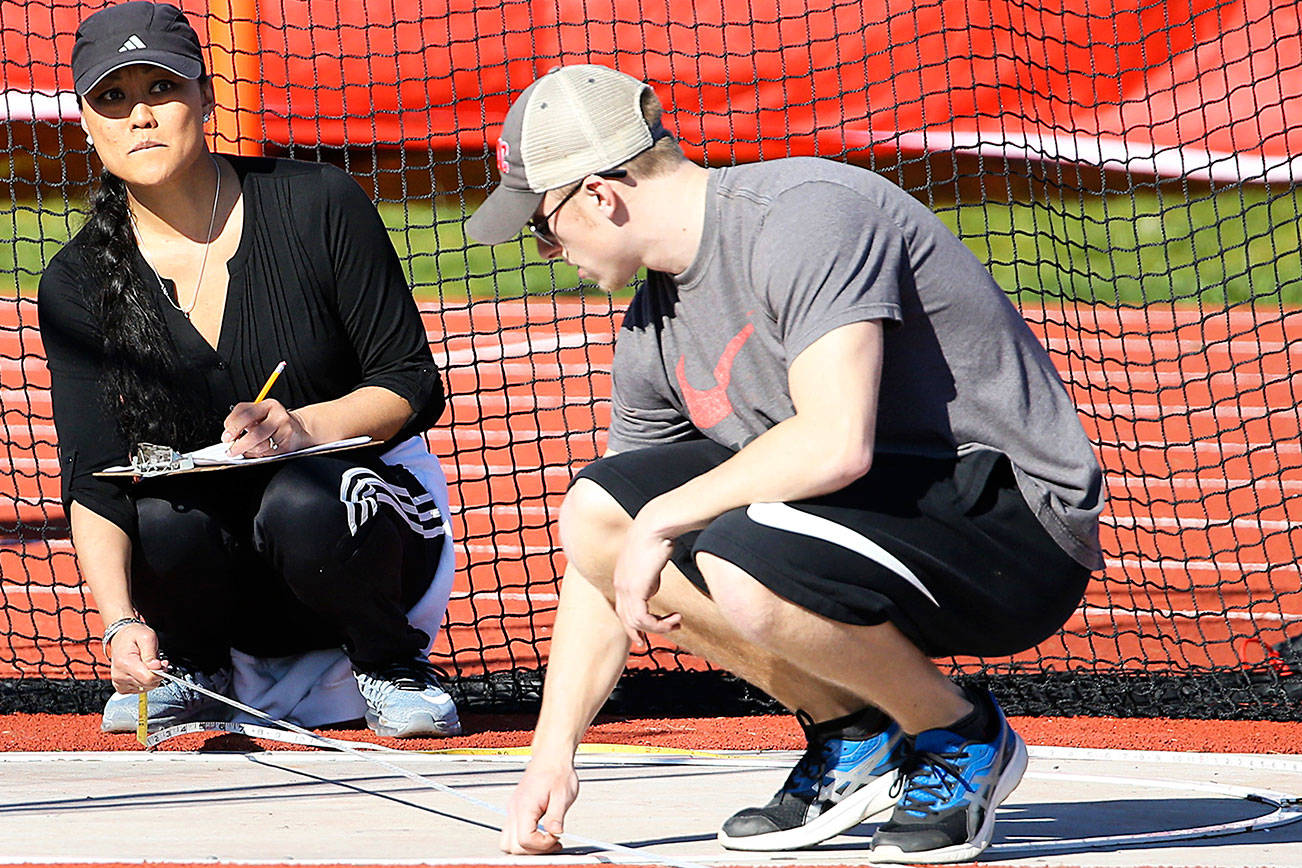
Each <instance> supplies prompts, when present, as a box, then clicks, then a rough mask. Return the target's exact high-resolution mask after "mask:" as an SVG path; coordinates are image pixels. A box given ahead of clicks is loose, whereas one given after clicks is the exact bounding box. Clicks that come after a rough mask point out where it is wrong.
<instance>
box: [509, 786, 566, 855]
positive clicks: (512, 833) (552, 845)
mask: <svg viewBox="0 0 1302 868" xmlns="http://www.w3.org/2000/svg"><path fill="white" fill-rule="evenodd" d="M578 795H579V776H578V775H577V774H575V773H574V765H573V763H570V764H568V765H560V766H535V765H534V764H533V763H530V764H529V767H528V768H526V769H525V771H524V777H522V778H520V783H518V784H516V785H515V790H514V792H512V793H511V798H510V800H509V801H508V802H507V804H506V823H505V824H503V826H502V836H501V838H500V840H499V843H498V846H499V847H501V849H502V851H503V852H506V853H514V854H517V855H529V856H539V855H542V854H544V853H554V852H556V851H557V850H559V849H561V842H560V836H561V833H562V832H563V831H564V829H565V813H566V811H568V810H569V809H570V805H572V804H574V799H575V798H577V797H578ZM539 824H541V825H542V828H541V829H539V828H538V826H539Z"/></svg>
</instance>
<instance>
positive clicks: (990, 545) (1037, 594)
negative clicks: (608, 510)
mask: <svg viewBox="0 0 1302 868" xmlns="http://www.w3.org/2000/svg"><path fill="white" fill-rule="evenodd" d="M732 454H733V452H732V451H731V450H729V449H727V448H725V447H723V446H720V445H718V444H716V443H714V442H712V441H709V440H693V441H689V442H685V443H671V444H666V445H663V446H652V447H648V448H645V449H638V450H635V451H632V452H622V453H619V454H618V455H612V456H610V457H608V458H603V459H600V460H598V461H596V462H594V463H592V464H590V465H588V466H587V467H585V468H584V469H583V470H582V471H581V472H580V473H579V474H578V476H577V477H576V478H577V479H588V480H591V481H592V482H595V483H596V484H597V485H600V486H601V487H602V488H603V489H605V490H606V491H607V492H608V493H609V494H610V495H611V496H612V497H614V498H615V500H617V501H618V502H619V504H620V506H622V507H623V508H624V510H625V511H627V512H628V514H629V515H636V514H637V512H638V510H640V509H641V508H642V506H643V505H644V504H645V503H647V502H648V501H649V500H651V499H652V498H653V497H656V496H657V495H660V494H663V493H664V492H666V491H669V490H670V489H672V488H676V487H677V486H679V485H681V484H683V483H685V482H687V481H688V480H690V479H693V478H695V477H697V476H700V475H701V474H703V473H705V472H706V471H708V470H711V469H712V468H714V467H716V466H717V465H719V464H721V463H722V462H723V461H725V460H726V459H728V458H729V457H731V456H732ZM699 552H709V553H710V554H712V555H715V556H717V557H720V558H722V559H723V560H725V561H728V562H729V563H731V564H734V565H736V566H737V567H739V568H741V569H742V570H744V571H745V572H746V573H748V574H749V575H751V576H753V577H754V578H755V579H756V580H757V581H759V582H761V583H762V584H764V585H765V586H766V587H767V588H769V590H771V591H773V592H774V593H775V594H777V595H778V596H780V597H783V598H784V599H787V600H790V601H791V602H793V603H795V604H796V605H798V606H801V607H803V608H805V609H808V610H810V611H811V612H816V613H818V614H820V615H823V616H825V617H827V618H830V619H832V620H834V621H839V622H842V623H845V624H860V625H869V624H880V623H882V622H884V621H890V622H891V623H893V624H894V625H895V626H896V627H898V628H899V629H900V630H901V631H902V632H903V633H904V634H905V635H906V636H908V637H909V638H910V639H911V640H912V641H913V642H914V643H915V644H917V646H918V647H919V648H921V649H922V650H923V652H924V653H926V654H928V655H929V656H933V657H935V656H945V655H952V654H961V655H976V656H1001V655H1006V654H1015V653H1017V652H1019V651H1024V650H1026V649H1027V648H1030V647H1032V646H1033V645H1036V644H1037V643H1039V642H1041V641H1043V640H1044V639H1046V638H1048V637H1049V636H1051V635H1053V634H1054V633H1055V632H1057V630H1058V629H1059V628H1060V627H1062V625H1063V624H1064V623H1065V622H1066V621H1067V619H1068V618H1069V617H1070V616H1071V614H1072V612H1073V611H1074V610H1075V608H1076V606H1077V605H1078V604H1079V603H1080V600H1081V597H1082V596H1083V595H1084V592H1085V585H1086V583H1087V582H1088V580H1089V575H1090V571H1089V570H1088V569H1087V568H1086V567H1083V566H1081V565H1080V564H1079V563H1077V562H1076V561H1075V560H1074V559H1073V558H1072V557H1071V556H1070V555H1068V554H1067V553H1066V552H1064V551H1063V550H1062V549H1061V548H1060V547H1059V546H1058V544H1057V543H1056V542H1054V540H1053V538H1052V537H1050V536H1049V534H1048V532H1047V531H1045V530H1044V528H1043V527H1042V526H1041V525H1040V522H1039V521H1038V520H1037V519H1036V517H1035V515H1034V513H1032V512H1031V510H1030V508H1029V507H1028V506H1027V505H1026V502H1025V501H1024V500H1023V498H1022V495H1021V493H1020V492H1019V491H1018V489H1017V485H1016V482H1015V481H1014V479H1013V472H1012V467H1011V466H1010V464H1009V462H1008V459H1007V457H1006V456H1004V455H1003V454H1002V453H999V452H993V451H979V452H975V453H972V454H969V455H966V456H964V457H963V458H960V459H957V460H952V459H951V460H946V459H935V458H923V457H917V456H906V455H877V456H876V457H875V458H874V459H873V466H872V469H871V470H869V472H868V473H867V474H866V475H865V476H863V477H862V478H860V479H858V480H856V481H855V482H854V483H852V484H851V485H849V486H847V487H846V488H844V489H842V490H841V491H838V492H835V493H833V494H829V495H826V496H824V497H816V498H812V499H810V500H801V501H794V502H792V503H759V504H753V505H751V506H749V507H744V508H739V509H734V510H731V511H729V512H726V513H724V514H723V515H721V516H719V517H718V518H716V519H715V520H714V521H712V522H711V523H710V524H709V525H708V526H706V527H705V528H704V529H703V530H701V531H699V532H697V533H689V534H684V535H683V536H682V537H680V538H679V539H678V541H677V544H676V545H675V549H674V555H673V562H674V564H675V565H676V566H677V567H678V568H679V569H680V570H682V571H683V573H684V574H685V575H686V576H687V578H688V579H689V580H690V581H691V582H692V584H694V585H696V586H697V587H698V588H700V589H701V590H702V591H706V587H705V580H704V578H703V577H702V575H701V571H700V570H699V569H698V568H697V566H696V564H695V555H696V554H697V553H699Z"/></svg>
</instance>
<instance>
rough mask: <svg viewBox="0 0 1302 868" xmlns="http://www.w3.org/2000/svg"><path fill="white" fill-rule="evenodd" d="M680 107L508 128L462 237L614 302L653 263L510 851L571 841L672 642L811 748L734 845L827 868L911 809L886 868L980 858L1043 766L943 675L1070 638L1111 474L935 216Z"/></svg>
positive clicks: (596, 113) (551, 91) (567, 523)
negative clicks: (611, 740)
mask: <svg viewBox="0 0 1302 868" xmlns="http://www.w3.org/2000/svg"><path fill="white" fill-rule="evenodd" d="M660 114H661V111H660V105H659V102H658V101H657V100H656V98H655V95H654V93H653V92H652V91H651V88H650V87H648V86H647V85H645V84H643V83H642V82H640V81H637V80H636V79H633V78H630V77H629V76H626V75H623V74H621V73H618V72H615V71H613V70H610V69H607V68H604V67H600V66H591V65H582V66H570V67H562V68H560V69H558V70H554V71H553V72H552V73H550V74H548V75H546V76H544V77H543V78H541V79H540V80H538V81H537V82H535V83H534V84H533V85H531V86H530V87H529V88H528V89H526V90H525V92H524V93H523V94H521V96H520V98H519V99H518V100H517V101H516V102H515V104H514V105H513V106H512V108H511V110H510V112H509V114H508V115H507V118H506V123H505V126H504V128H503V130H502V135H501V140H500V141H499V143H498V150H497V154H498V166H499V169H500V170H501V173H502V179H501V184H500V186H499V187H498V188H497V189H496V190H495V191H494V192H493V194H492V195H491V196H490V197H489V198H488V199H487V201H486V202H485V203H484V204H483V206H482V207H480V208H479V209H478V210H477V211H476V213H475V214H474V216H473V217H472V218H471V219H470V220H469V222H468V223H467V226H466V229H467V232H468V233H469V235H470V236H471V237H472V238H474V239H476V240H479V241H482V242H484V243H498V242H502V241H506V240H509V239H511V238H513V237H515V236H516V235H517V234H518V233H519V232H520V231H521V230H522V229H524V228H526V227H527V228H528V229H530V230H531V231H532V232H533V234H534V236H535V237H536V238H537V240H538V244H539V249H540V251H541V252H542V253H543V255H545V256H548V257H552V258H555V257H563V258H564V259H565V260H566V261H567V262H569V263H571V264H573V265H575V266H577V267H578V269H579V274H580V276H581V277H584V278H587V279H589V280H592V281H595V282H596V283H598V284H600V285H601V286H602V287H604V288H606V289H608V290H615V289H619V288H621V287H623V286H625V285H626V284H627V283H628V281H629V280H630V279H631V278H632V277H633V276H634V274H635V273H636V272H637V271H638V270H639V269H641V268H646V269H647V277H646V281H645V283H644V284H643V285H642V286H641V287H640V288H639V290H638V293H637V295H636V296H635V298H634V299H633V301H632V303H631V304H630V306H629V309H628V312H627V314H626V315H625V319H624V323H623V326H622V328H621V330H620V333H619V337H618V340H617V343H616V350H615V362H614V380H613V410H612V420H611V426H610V432H609V452H608V453H607V455H606V456H604V457H603V458H602V459H600V460H598V461H596V462H594V463H593V464H591V465H589V466H588V467H586V468H584V469H583V470H582V471H581V472H580V473H579V474H578V477H577V479H576V481H575V482H574V484H573V486H572V487H571V489H570V491H569V493H568V494H567V496H566V499H565V501H564V504H563V506H562V507H561V513H560V532H561V541H562V544H563V546H564V549H565V553H566V556H567V558H568V561H569V568H568V569H567V571H566V574H565V579H564V582H563V584H562V588H561V600H560V607H559V611H558V614H557V620H556V627H555V632H554V635H553V639H552V646H551V655H550V663H549V666H548V671H547V679H546V684H545V690H544V696H543V703H542V712H541V715H540V718H539V722H538V728H537V731H536V733H535V736H534V739H533V754H532V759H531V760H530V763H529V766H528V769H527V770H526V772H525V774H524V777H523V778H522V780H521V781H520V783H519V785H518V786H517V788H516V790H515V792H514V794H513V795H512V798H511V802H510V806H509V813H510V816H509V818H508V822H507V824H506V827H505V829H504V831H503V835H502V846H503V848H504V849H505V850H507V851H509V852H513V853H545V852H550V851H552V850H554V849H556V848H557V847H558V846H559V841H558V840H557V836H558V835H559V834H560V833H561V831H562V821H563V819H564V816H565V813H566V811H567V809H568V808H569V806H570V804H572V802H573V800H574V798H575V797H576V795H577V793H578V781H577V778H576V776H575V773H574V764H573V754H574V750H575V748H576V747H577V745H578V743H579V741H580V739H581V737H582V734H583V732H584V730H585V728H586V727H587V725H588V724H589V723H590V722H591V720H592V718H593V716H594V715H595V714H596V712H597V711H598V710H599V709H600V707H601V705H602V703H603V702H604V701H605V700H606V698H607V696H608V695H609V693H610V691H611V689H612V688H613V686H614V684H615V682H616V680H617V679H618V676H619V674H620V672H621V671H622V669H623V666H624V663H625V661H626V658H627V654H628V650H629V647H630V643H633V642H637V641H639V640H640V639H641V638H642V637H643V636H644V634H645V633H646V632H655V633H671V634H672V635H673V636H674V638H675V640H676V641H678V642H679V643H680V644H681V645H682V646H684V647H685V648H688V649H689V650H691V651H693V652H695V653H697V654H699V655H701V656H703V657H705V658H706V659H708V660H710V661H711V662H713V663H715V664H716V665H719V666H721V667H723V668H726V669H729V670H731V671H732V672H734V673H736V674H737V675H739V676H741V677H742V678H745V679H746V680H748V681H750V682H751V683H753V684H755V685H757V686H759V687H760V688H762V689H764V690H765V691H767V692H768V693H769V694H771V695H772V696H774V697H775V698H777V699H778V700H779V701H780V702H782V703H783V704H784V705H785V706H787V707H789V708H791V709H793V710H795V711H796V713H797V717H798V719H799V720H800V722H801V725H802V727H803V728H804V731H805V734H806V737H807V739H808V742H809V749H808V750H807V751H806V753H805V755H804V757H803V758H802V759H801V760H800V762H799V764H798V765H797V766H796V768H795V769H794V770H793V771H792V772H791V775H790V776H789V777H788V779H787V782H786V784H785V785H784V786H783V787H782V789H781V790H779V792H778V793H777V794H776V795H775V796H774V797H773V798H772V800H771V801H770V802H769V803H768V804H766V805H764V806H762V807H753V808H747V809H745V810H742V811H740V812H738V813H737V814H735V815H733V816H732V817H731V818H729V819H728V820H727V821H726V822H725V823H724V824H723V828H722V830H721V831H720V833H719V838H720V841H721V842H722V843H723V845H724V846H725V847H729V848H732V849H740V850H781V849H792V848H798V847H808V846H810V845H812V844H816V843H818V842H820V841H823V840H826V839H827V838H830V837H832V836H834V835H837V834H839V833H840V832H842V831H844V830H846V829H848V828H850V827H852V826H854V825H856V824H857V823H859V822H860V821H861V820H863V819H865V818H867V817H869V816H873V815H875V814H878V813H884V812H885V811H887V810H891V811H892V813H891V814H890V817H889V819H888V820H887V821H886V822H885V823H883V824H882V825H881V826H880V827H879V828H878V830H877V832H876V835H875V836H874V838H873V842H872V856H873V859H874V860H875V861H878V862H911V863H912V862H945V861H966V860H970V859H972V858H974V857H975V856H976V855H977V854H978V853H980V852H981V851H982V850H983V849H984V848H985V847H986V846H987V845H988V844H989V842H990V839H991V836H992V829H993V822H994V811H995V807H996V805H998V804H999V803H1000V802H1001V801H1003V799H1004V798H1005V797H1007V795H1008V794H1009V792H1011V791H1012V789H1013V788H1014V787H1015V786H1016V785H1017V783H1018V782H1019V780H1020V779H1021V776H1022V772H1023V771H1024V769H1025V766H1026V748H1025V745H1024V743H1023V742H1022V740H1021V739H1020V738H1019V737H1018V736H1017V734H1016V733H1014V732H1013V731H1012V729H1011V728H1010V727H1009V726H1008V723H1007V721H1006V720H1005V718H1004V716H1003V713H1002V712H1001V711H1000V709H999V707H998V706H997V705H996V703H995V702H994V700H993V698H992V697H990V696H989V694H987V693H985V692H984V691H979V690H973V689H963V688H960V687H959V686H957V685H955V684H954V683H953V682H951V681H950V680H949V679H947V678H946V677H944V675H942V673H941V672H940V670H939V669H937V668H936V666H935V665H934V664H933V663H932V662H931V661H930V659H928V658H929V657H932V656H942V655H950V654H976V655H1004V654H1010V653H1015V652H1017V651H1021V650H1024V649H1026V648H1029V647H1031V646H1032V645H1034V644H1036V643H1037V642H1039V641H1041V640H1042V639H1044V638H1046V637H1047V636H1049V635H1051V634H1052V633H1053V632H1055V631H1056V630H1057V629H1058V628H1059V627H1061V625H1062V624H1063V622H1064V621H1065V620H1066V619H1067V618H1068V617H1069V615H1070V614H1071V612H1072V611H1073V610H1074V608H1075V607H1076V605H1077V604H1078V602H1079V601H1080V598H1081V595H1082V594H1083V591H1084V588H1085V584H1086V582H1087V580H1088V577H1089V572H1090V570H1091V569H1092V568H1096V567H1097V566H1098V565H1099V564H1100V556H1099V549H1098V536H1097V519H1098V514H1099V511H1100V509H1101V506H1102V500H1103V493H1102V484H1101V473H1100V470H1099V467H1098V464H1097V461H1096V460H1095V458H1094V455H1093V452H1092V450H1091V448H1090V445H1089V442H1088V441H1087V439H1086V437H1085V434H1084V432H1083V431H1082V429H1081V426H1080V423H1079V421H1078V420H1077V418H1076V415H1075V411H1074V410H1073V408H1072V406H1071V404H1070V402H1069V401H1068V398H1067V395H1066V392H1065V390H1064V389H1063V386H1062V383H1061V381H1060V380H1059V378H1058V376H1057V374H1056V373H1055V371H1054V369H1053V367H1052V365H1051V364H1050V362H1049V359H1048V357H1047V355H1046V353H1045V352H1044V350H1043V348H1042V347H1041V346H1040V345H1039V344H1038V342H1037V341H1036V340H1035V338H1034V336H1033V335H1032V333H1031V332H1030V330H1029V329H1028V328H1027V326H1026V324H1025V323H1024V322H1023V321H1022V319H1021V318H1020V317H1019V316H1018V314H1017V312H1016V311H1015V310H1014V308H1013V307H1012V305H1011V304H1010V303H1009V302H1008V300H1007V299H1006V297H1005V296H1004V294H1003V293H1002V291H1001V290H1000V289H999V287H998V286H996V285H995V283H994V282H993V280H992V279H991V277H990V275H989V273H988V272H986V270H985V269H984V268H983V267H982V266H981V265H980V263H979V262H978V261H977V260H976V258H975V257H974V256H973V255H972V254H971V253H969V252H968V251H967V250H966V248H964V247H963V246H962V244H961V243H960V242H959V241H958V240H957V239H956V238H955V237H954V236H953V235H952V234H950V233H949V232H948V231H947V230H946V229H945V228H944V227H943V226H942V224H941V223H940V222H939V221H938V220H937V219H936V218H935V216H934V215H932V214H931V213H930V212H929V211H928V210H927V209H926V208H924V207H923V206H922V205H921V204H919V203H918V202H916V201H915V200H914V199H912V198H911V197H910V196H908V195H907V194H905V193H904V192H903V191H901V190H899V189H898V188H897V187H895V186H893V185H891V184H889V183H888V182H886V181H885V180H883V179H881V178H879V177H877V176H876V175H874V174H872V173H870V172H867V171H864V170H863V169H859V168H855V167H851V166H846V165H841V164H838V163H833V162H830V161H826V160H820V159H813V158H797V159H784V160H774V161H770V162H766V163H758V164H754V165H747V166H737V167H730V168H724V169H714V170H706V169H703V168H702V167H700V166H697V165H695V164H693V163H691V162H689V161H688V160H686V159H685V158H684V157H683V155H682V152H681V150H680V149H679V148H678V146H677V144H676V143H675V142H674V140H673V138H672V136H670V134H669V133H668V132H667V131H666V130H665V128H664V126H663V125H662V123H661V120H660ZM540 821H541V828H540V827H539V826H540Z"/></svg>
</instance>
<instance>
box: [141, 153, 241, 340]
mask: <svg viewBox="0 0 1302 868" xmlns="http://www.w3.org/2000/svg"><path fill="white" fill-rule="evenodd" d="M208 158H209V159H211V160H212V167H213V168H214V169H215V170H216V171H217V190H216V192H214V193H213V197H212V216H210V217H209V218H208V235H207V236H206V239H205V240H204V244H203V259H201V260H200V261H199V279H198V280H196V281H195V283H194V295H192V296H190V303H189V304H188V305H186V306H185V307H181V306H180V305H179V304H177V303H176V301H175V300H173V298H172V294H171V293H170V292H168V291H167V284H165V283H163V276H162V275H161V274H159V273H158V269H157V268H155V267H154V263H153V262H152V261H151V260H150V258H149V254H148V253H147V252H146V251H145V242H144V240H143V239H141V237H140V226H139V225H138V224H137V223H136V212H135V211H132V210H131V209H130V208H128V209H127V213H128V214H130V215H131V228H132V229H134V230H135V233H136V246H137V247H139V248H140V256H141V258H143V259H144V260H145V264H146V265H148V266H149V270H150V271H152V272H154V279H155V280H157V281H158V288H159V289H160V290H161V291H162V293H163V298H165V299H167V303H168V304H170V305H171V306H172V307H174V308H176V309H177V310H178V311H180V312H181V314H182V315H183V316H184V317H185V318H186V319H189V318H190V313H191V312H192V311H193V310H194V306H195V305H196V304H198V303H199V288H200V287H201V286H203V272H204V269H206V268H207V267H208V251H209V249H210V248H211V247H212V242H213V237H212V230H213V227H215V226H216V225H217V203H218V202H219V201H220V200H221V197H222V170H221V167H220V166H218V165H217V158H216V157H214V156H213V155H212V154H209V155H208ZM179 298H180V293H179V292H178V293H177V299H179Z"/></svg>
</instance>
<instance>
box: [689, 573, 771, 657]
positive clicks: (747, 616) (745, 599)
mask: <svg viewBox="0 0 1302 868" xmlns="http://www.w3.org/2000/svg"><path fill="white" fill-rule="evenodd" d="M696 566H697V567H698V568H699V569H700V571H701V575H702V576H704V577H705V584H706V585H707V586H708V587H709V589H710V597H711V599H713V600H714V603H715V605H716V606H718V607H719V613H720V614H721V615H722V616H723V618H724V620H726V621H727V622H728V623H729V624H730V625H731V626H732V628H733V629H734V630H736V631H737V633H738V634H739V635H740V636H741V637H742V638H743V639H745V640H746V641H747V642H751V643H753V644H755V645H760V646H767V645H769V644H770V643H771V642H772V640H773V639H774V638H775V637H776V636H778V635H779V633H780V632H781V629H782V614H783V611H784V610H785V608H786V607H787V606H789V605H790V604H789V603H787V602H785V601H784V600H782V599H781V598H779V597H778V596H777V595H776V594H774V593H773V592H772V591H770V590H769V589H768V588H766V587H764V586H763V585H762V584H760V583H759V582H758V581H756V580H755V579H754V578H753V577H752V576H750V575H749V574H747V573H746V572H745V571H744V570H742V569H741V568H740V567H738V566H735V565H734V564H731V563H729V562H728V561H725V560H723V559H722V558H719V557H716V556H715V555H712V554H709V553H708V552H701V553H699V554H698V555H697V556H696Z"/></svg>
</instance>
